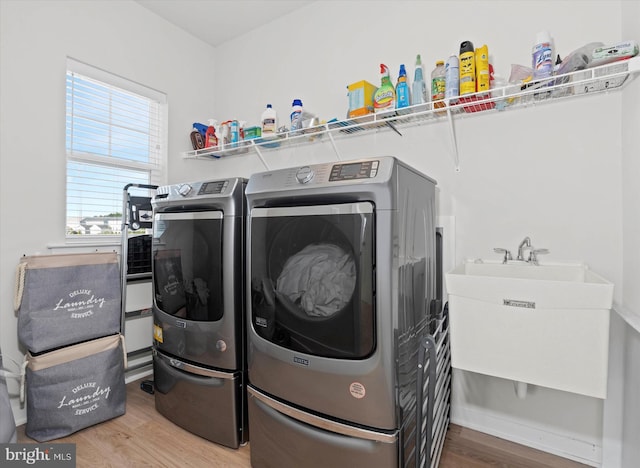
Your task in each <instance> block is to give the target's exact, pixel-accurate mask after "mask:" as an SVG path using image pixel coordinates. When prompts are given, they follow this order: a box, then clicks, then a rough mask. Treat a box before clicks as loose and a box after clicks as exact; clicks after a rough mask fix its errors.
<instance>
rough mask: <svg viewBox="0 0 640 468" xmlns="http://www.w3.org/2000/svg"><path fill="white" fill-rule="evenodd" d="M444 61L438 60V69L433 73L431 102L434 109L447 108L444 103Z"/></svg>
mask: <svg viewBox="0 0 640 468" xmlns="http://www.w3.org/2000/svg"><path fill="white" fill-rule="evenodd" d="M444 74H445V72H444V61H443V60H438V61H437V62H436V68H434V69H433V71H432V72H431V101H432V102H433V108H434V109H441V108H443V107H445V106H446V104H445V102H444V93H445V86H446V81H445V76H444Z"/></svg>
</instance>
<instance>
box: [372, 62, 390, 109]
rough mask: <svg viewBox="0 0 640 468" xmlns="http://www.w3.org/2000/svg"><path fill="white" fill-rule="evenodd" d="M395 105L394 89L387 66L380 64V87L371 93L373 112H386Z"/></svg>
mask: <svg viewBox="0 0 640 468" xmlns="http://www.w3.org/2000/svg"><path fill="white" fill-rule="evenodd" d="M395 107H396V90H395V89H394V87H393V84H392V83H391V79H390V78H389V68H388V67H387V66H386V65H385V64H384V63H381V64H380V87H379V88H378V89H377V90H376V92H375V93H374V94H373V109H374V111H375V112H386V111H390V110H393V109H395Z"/></svg>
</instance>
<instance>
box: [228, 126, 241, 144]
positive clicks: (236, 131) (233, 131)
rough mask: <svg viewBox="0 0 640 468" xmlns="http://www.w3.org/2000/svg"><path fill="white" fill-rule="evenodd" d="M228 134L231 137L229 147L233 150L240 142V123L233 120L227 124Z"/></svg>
mask: <svg viewBox="0 0 640 468" xmlns="http://www.w3.org/2000/svg"><path fill="white" fill-rule="evenodd" d="M229 134H230V135H231V147H232V148H235V147H236V146H238V143H239V142H240V122H238V121H237V120H235V119H234V120H231V121H230V122H229Z"/></svg>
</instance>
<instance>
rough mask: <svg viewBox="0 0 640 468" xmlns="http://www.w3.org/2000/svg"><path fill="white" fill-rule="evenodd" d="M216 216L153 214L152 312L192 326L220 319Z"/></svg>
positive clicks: (219, 252)
mask: <svg viewBox="0 0 640 468" xmlns="http://www.w3.org/2000/svg"><path fill="white" fill-rule="evenodd" d="M222 222H223V213H222V212H221V211H203V212H180V213H157V214H156V215H155V217H154V223H153V246H152V250H153V265H152V266H153V286H154V297H155V305H156V307H157V308H158V309H159V310H161V311H163V312H166V313H167V314H170V315H173V316H174V317H179V318H183V319H186V320H194V321H207V322H209V321H217V320H220V319H221V318H222V315H223V307H222V304H223V302H222V300H223V297H222V293H223V290H222Z"/></svg>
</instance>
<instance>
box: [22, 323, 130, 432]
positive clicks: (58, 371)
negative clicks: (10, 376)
mask: <svg viewBox="0 0 640 468" xmlns="http://www.w3.org/2000/svg"><path fill="white" fill-rule="evenodd" d="M125 359H126V354H125V350H124V337H123V336H122V335H120V334H117V335H112V336H106V337H104V338H99V339H97V340H92V341H87V342H85V343H80V344H77V345H73V346H67V347H65V348H60V349H56V350H55V351H51V352H49V353H44V354H40V355H37V356H33V355H31V354H30V353H27V357H26V360H27V369H26V395H27V426H26V430H25V432H26V434H27V435H28V436H29V437H31V438H32V439H35V440H37V441H38V442H44V441H48V440H52V439H58V438H60V437H65V436H67V435H69V434H72V433H74V432H76V431H79V430H80V429H84V428H86V427H89V426H93V425H95V424H98V423H101V422H104V421H107V420H109V419H112V418H115V417H117V416H121V415H123V414H124V413H125V404H126V387H125V382H124V369H125Z"/></svg>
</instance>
